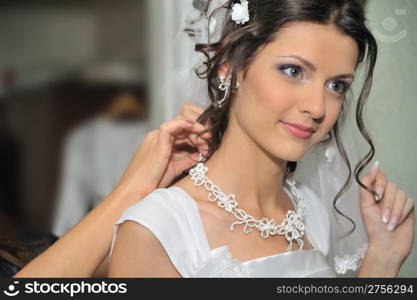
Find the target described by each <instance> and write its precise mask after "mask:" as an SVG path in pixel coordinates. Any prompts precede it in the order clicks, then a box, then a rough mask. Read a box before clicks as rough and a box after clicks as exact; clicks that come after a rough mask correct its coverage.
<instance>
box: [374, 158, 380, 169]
mask: <svg viewBox="0 0 417 300" xmlns="http://www.w3.org/2000/svg"><path fill="white" fill-rule="evenodd" d="M377 167H379V160H377V161H376V162H375V163H374V166H373V167H372V168H373V169H375V168H377Z"/></svg>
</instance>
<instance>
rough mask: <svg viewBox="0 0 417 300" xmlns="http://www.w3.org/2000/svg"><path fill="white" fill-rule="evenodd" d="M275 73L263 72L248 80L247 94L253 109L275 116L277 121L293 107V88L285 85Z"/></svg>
mask: <svg viewBox="0 0 417 300" xmlns="http://www.w3.org/2000/svg"><path fill="white" fill-rule="evenodd" d="M277 77H278V75H277V74H276V73H274V72H265V71H264V72H262V73H259V75H258V76H251V78H248V79H249V80H248V81H247V87H246V91H245V92H244V93H246V94H247V95H248V98H247V100H248V102H249V103H250V105H251V107H252V108H253V109H256V110H257V111H259V112H261V113H262V114H265V116H268V115H271V116H272V115H273V116H274V117H275V119H277V120H278V118H279V117H280V116H281V115H282V114H283V113H285V111H286V110H288V109H289V108H290V107H291V106H292V105H293V103H294V102H293V101H292V99H291V98H292V96H291V95H292V93H291V87H288V86H286V85H285V83H283V82H282V81H281V80H279V78H277Z"/></svg>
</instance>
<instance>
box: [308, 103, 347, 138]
mask: <svg viewBox="0 0 417 300" xmlns="http://www.w3.org/2000/svg"><path fill="white" fill-rule="evenodd" d="M336 100H337V99H331V101H335V102H334V103H330V104H328V105H327V107H326V117H325V119H324V121H323V123H322V124H321V126H320V133H319V134H318V135H317V140H316V141H315V143H314V144H316V143H319V142H320V141H321V140H322V139H323V138H324V137H325V136H326V135H327V134H328V133H329V132H330V131H331V130H332V129H333V127H334V125H335V123H336V122H337V120H338V119H339V117H340V114H341V110H342V102H341V101H342V100H340V102H336Z"/></svg>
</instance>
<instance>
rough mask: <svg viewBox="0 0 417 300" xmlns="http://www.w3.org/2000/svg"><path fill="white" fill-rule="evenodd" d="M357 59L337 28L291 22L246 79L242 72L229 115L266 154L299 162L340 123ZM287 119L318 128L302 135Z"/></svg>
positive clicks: (350, 42) (260, 54)
mask: <svg viewBox="0 0 417 300" xmlns="http://www.w3.org/2000/svg"><path fill="white" fill-rule="evenodd" d="M357 59H358V48H357V45H356V42H355V41H354V40H353V39H352V38H351V37H349V36H347V35H345V34H343V33H341V32H339V31H338V30H337V29H336V28H335V27H334V26H332V25H319V24H314V23H309V22H293V23H288V24H287V26H285V27H284V28H282V29H281V30H280V31H279V32H278V35H277V38H276V39H275V40H274V41H273V42H272V43H270V44H268V45H267V46H266V47H264V48H262V49H261V50H260V51H259V52H258V54H257V55H256V57H255V58H254V60H253V62H252V63H251V65H250V67H249V68H248V71H247V74H246V77H245V78H243V74H242V72H241V73H240V74H239V76H238V81H239V83H240V87H239V89H238V91H237V93H236V98H235V100H234V102H233V105H232V107H231V111H230V118H234V119H235V121H236V123H237V124H238V126H240V127H241V128H242V129H243V130H244V131H245V132H246V133H247V135H248V136H249V137H250V138H251V139H252V140H253V141H254V142H255V143H256V144H257V145H259V146H260V147H261V148H263V150H264V151H266V152H267V153H269V154H272V155H273V156H274V157H278V158H280V159H283V160H286V161H297V160H299V159H300V158H301V157H302V156H303V155H304V154H305V153H306V152H307V150H308V149H309V148H310V147H312V146H313V145H315V144H317V143H319V142H320V141H321V140H322V139H323V138H324V137H325V136H326V135H327V134H328V133H329V132H330V130H331V129H332V127H333V125H334V124H335V122H336V121H337V119H338V117H339V113H340V112H341V108H342V102H343V101H344V97H343V96H344V94H345V92H346V90H347V89H348V88H349V86H350V85H351V83H352V81H353V73H354V70H355V66H356V62H357ZM283 122H289V123H295V124H299V125H303V126H305V127H312V128H314V129H315V130H316V132H314V133H312V134H311V136H309V137H307V138H302V137H300V136H297V135H295V134H293V133H292V132H294V130H291V129H290V128H289V127H286V126H285V125H284V123H283ZM304 134H305V132H304Z"/></svg>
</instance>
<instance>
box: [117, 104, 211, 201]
mask: <svg viewBox="0 0 417 300" xmlns="http://www.w3.org/2000/svg"><path fill="white" fill-rule="evenodd" d="M202 112H203V110H202V109H201V108H200V107H198V106H194V105H191V104H186V105H184V106H183V107H182V110H181V112H180V114H179V115H178V116H176V117H175V119H174V120H172V121H169V122H166V123H163V124H162V125H161V126H160V128H159V130H154V131H151V132H150V133H148V134H147V136H146V137H145V139H144V141H143V143H142V145H141V146H140V148H139V149H138V151H137V152H136V154H135V155H134V157H133V159H132V161H131V163H130V165H129V167H128V169H127V170H126V172H125V173H124V174H123V176H122V178H121V180H120V182H119V184H118V186H121V185H123V186H126V184H127V185H128V186H129V189H134V190H137V193H140V194H142V195H143V194H144V195H147V194H149V193H151V192H153V191H154V190H155V189H157V188H165V187H167V186H169V184H170V183H172V181H173V180H174V179H175V178H176V177H177V176H178V175H180V174H181V173H182V172H183V171H184V170H186V169H189V168H191V167H193V166H194V165H195V164H196V163H197V161H198V158H199V153H203V154H207V151H208V143H207V139H209V138H211V133H209V132H206V133H204V134H203V135H201V137H200V138H197V135H198V134H199V133H200V132H202V131H204V130H205V129H206V128H205V127H204V126H203V125H202V124H199V123H197V122H196V121H195V120H196V119H197V118H198V117H199V116H200V114H201V113H202ZM192 150H194V151H197V152H194V153H191V152H190V151H192Z"/></svg>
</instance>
